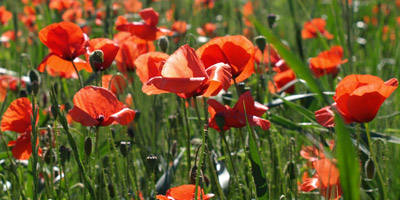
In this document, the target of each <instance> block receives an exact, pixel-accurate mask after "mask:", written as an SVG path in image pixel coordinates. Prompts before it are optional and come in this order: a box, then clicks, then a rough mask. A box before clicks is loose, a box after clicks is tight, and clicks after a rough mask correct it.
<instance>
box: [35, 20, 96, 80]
mask: <svg viewBox="0 0 400 200" xmlns="http://www.w3.org/2000/svg"><path fill="white" fill-rule="evenodd" d="M39 38H40V41H42V43H43V44H44V45H46V46H47V47H48V48H49V49H50V53H49V54H48V55H47V56H46V57H45V58H44V59H43V61H42V62H41V63H40V65H39V67H38V70H39V71H40V72H43V71H44V69H47V72H48V73H49V74H50V75H57V74H59V75H61V76H63V77H64V78H71V77H73V76H75V77H76V73H74V67H73V65H72V62H74V63H75V66H76V68H77V70H78V71H79V70H81V69H85V70H86V71H87V72H92V68H91V67H90V65H89V64H88V63H86V62H85V61H83V60H82V59H80V58H78V56H80V55H82V54H84V53H85V52H86V46H87V43H88V42H87V41H88V37H87V36H86V34H84V33H83V32H82V30H81V28H79V26H78V25H76V24H74V23H71V22H60V23H54V24H51V25H49V26H47V27H45V28H43V29H42V30H40V32H39ZM74 74H75V75H74Z"/></svg>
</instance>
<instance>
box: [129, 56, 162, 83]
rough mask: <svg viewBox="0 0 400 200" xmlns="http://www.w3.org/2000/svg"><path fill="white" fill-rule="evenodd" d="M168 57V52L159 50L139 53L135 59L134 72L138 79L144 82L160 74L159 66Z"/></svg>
mask: <svg viewBox="0 0 400 200" xmlns="http://www.w3.org/2000/svg"><path fill="white" fill-rule="evenodd" d="M168 57H169V55H168V54H165V53H161V52H149V53H146V54H142V55H140V56H139V57H138V58H137V59H136V60H135V66H136V74H137V75H138V76H139V79H140V81H141V82H142V83H146V82H147V81H148V80H149V79H150V78H152V77H155V76H161V72H160V71H161V67H162V65H163V63H164V62H165V61H166V60H167V59H168Z"/></svg>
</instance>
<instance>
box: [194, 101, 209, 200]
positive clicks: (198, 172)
mask: <svg viewBox="0 0 400 200" xmlns="http://www.w3.org/2000/svg"><path fill="white" fill-rule="evenodd" d="M195 100H196V99H195ZM196 105H197V104H196ZM196 107H197V106H196ZM199 117H200V115H199ZM202 135H203V137H202V142H201V150H200V161H199V166H198V167H197V172H196V187H195V192H194V196H195V198H196V199H197V194H198V186H199V177H200V173H201V166H202V165H203V160H204V156H205V153H204V151H205V146H206V135H208V129H207V127H205V128H204V129H203V134H202ZM202 178H203V177H202Z"/></svg>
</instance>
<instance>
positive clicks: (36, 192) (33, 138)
mask: <svg viewBox="0 0 400 200" xmlns="http://www.w3.org/2000/svg"><path fill="white" fill-rule="evenodd" d="M31 99H32V116H31V126H32V134H31V145H32V156H33V162H32V174H33V181H34V192H33V199H34V200H36V199H38V195H39V175H38V171H37V163H38V157H39V155H38V150H39V148H38V147H39V146H37V140H38V135H37V128H36V116H37V109H36V106H35V104H36V102H35V96H34V94H33V93H32V96H31Z"/></svg>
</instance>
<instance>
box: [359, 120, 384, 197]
mask: <svg viewBox="0 0 400 200" xmlns="http://www.w3.org/2000/svg"><path fill="white" fill-rule="evenodd" d="M364 125H365V130H366V131H367V139H368V146H369V152H370V156H371V158H372V161H374V165H375V167H376V171H377V173H378V178H379V182H380V184H379V186H380V188H381V189H380V190H379V191H380V193H381V195H382V196H381V197H383V198H382V199H388V198H387V192H386V187H385V182H384V181H383V177H382V174H381V170H380V169H379V165H378V162H377V161H376V158H375V155H374V151H373V149H372V143H371V136H370V133H369V128H368V123H364Z"/></svg>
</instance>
